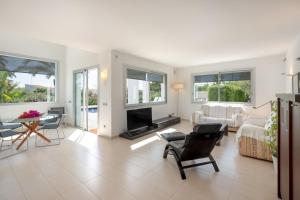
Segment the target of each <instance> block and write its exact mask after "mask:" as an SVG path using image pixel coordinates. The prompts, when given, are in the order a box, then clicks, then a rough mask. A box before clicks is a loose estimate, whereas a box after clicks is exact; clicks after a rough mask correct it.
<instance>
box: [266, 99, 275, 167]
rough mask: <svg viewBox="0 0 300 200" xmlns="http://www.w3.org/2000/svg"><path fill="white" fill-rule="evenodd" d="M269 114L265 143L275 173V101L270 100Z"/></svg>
mask: <svg viewBox="0 0 300 200" xmlns="http://www.w3.org/2000/svg"><path fill="white" fill-rule="evenodd" d="M271 108H272V109H271V115H270V118H269V120H268V121H267V124H266V129H267V131H266V132H265V134H266V136H267V140H266V143H267V145H268V147H269V148H270V151H271V153H272V159H273V166H274V170H275V172H276V173H277V162H278V160H277V157H278V112H277V104H276V101H272V102H271Z"/></svg>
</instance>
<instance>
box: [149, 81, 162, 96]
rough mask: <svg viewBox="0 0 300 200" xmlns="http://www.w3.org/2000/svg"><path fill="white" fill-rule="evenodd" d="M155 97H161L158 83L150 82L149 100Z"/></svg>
mask: <svg viewBox="0 0 300 200" xmlns="http://www.w3.org/2000/svg"><path fill="white" fill-rule="evenodd" d="M156 97H161V88H160V83H159V82H150V101H154V99H155V98H156Z"/></svg>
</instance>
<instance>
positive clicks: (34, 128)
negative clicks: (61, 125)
mask: <svg viewBox="0 0 300 200" xmlns="http://www.w3.org/2000/svg"><path fill="white" fill-rule="evenodd" d="M57 117H59V115H57V114H42V115H41V116H40V117H34V118H17V119H13V120H10V121H8V122H10V123H21V124H22V125H23V126H24V127H25V128H26V130H25V131H22V132H20V135H19V136H18V137H17V138H15V139H14V140H13V141H12V143H13V144H14V143H15V142H16V141H17V140H19V139H20V138H21V137H22V136H24V135H25V137H24V138H23V139H22V141H21V142H20V144H18V146H17V150H18V149H19V148H20V147H21V146H22V145H23V144H24V142H26V140H28V139H29V137H30V136H31V134H32V133H35V134H36V135H37V136H39V137H41V138H42V139H43V140H45V141H47V142H49V143H50V142H51V140H50V139H49V138H47V137H46V136H44V135H43V134H41V133H40V132H38V128H39V125H40V122H43V121H47V120H53V119H55V118H57Z"/></svg>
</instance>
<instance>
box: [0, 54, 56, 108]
mask: <svg viewBox="0 0 300 200" xmlns="http://www.w3.org/2000/svg"><path fill="white" fill-rule="evenodd" d="M55 72H56V63H55V62H49V61H41V60H36V59H28V58H23V57H16V56H9V55H1V54H0V103H24V102H54V101H55V75H56V73H55Z"/></svg>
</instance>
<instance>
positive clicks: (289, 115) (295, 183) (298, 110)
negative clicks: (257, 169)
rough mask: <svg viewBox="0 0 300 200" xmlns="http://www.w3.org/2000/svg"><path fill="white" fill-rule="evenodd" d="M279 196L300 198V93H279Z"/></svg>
mask: <svg viewBox="0 0 300 200" xmlns="http://www.w3.org/2000/svg"><path fill="white" fill-rule="evenodd" d="M277 97H278V108H279V109H278V116H279V117H278V119H279V123H278V196H279V197H280V198H282V199H284V200H298V199H300V190H299V188H297V187H299V185H300V94H299V95H298V94H296V95H292V94H278V95H277Z"/></svg>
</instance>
